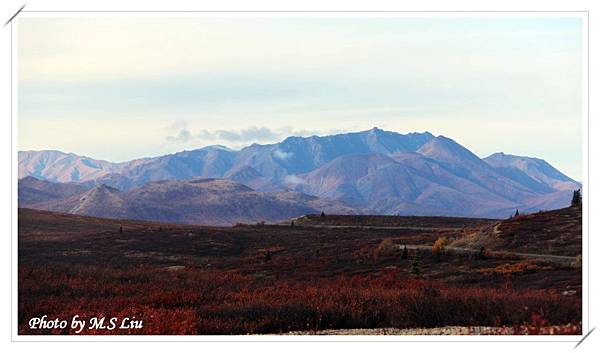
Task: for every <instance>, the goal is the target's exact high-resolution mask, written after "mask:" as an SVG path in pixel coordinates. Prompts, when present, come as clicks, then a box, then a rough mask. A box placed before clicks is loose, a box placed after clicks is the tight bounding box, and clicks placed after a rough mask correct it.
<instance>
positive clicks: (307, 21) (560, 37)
mask: <svg viewBox="0 0 600 353" xmlns="http://www.w3.org/2000/svg"><path fill="white" fill-rule="evenodd" d="M581 30H582V28H581V20H580V19H577V18H506V17H503V18H498V17H495V18H129V19H128V18H118V19H116V18H112V19H111V18H106V17H105V18H89V19H82V18H46V19H44V18H21V19H20V20H19V23H18V31H19V32H18V33H19V40H18V55H19V59H18V64H19V87H18V90H19V105H18V109H19V118H18V124H19V149H21V150H25V149H59V150H63V151H68V152H74V153H78V154H83V155H88V156H90V157H94V158H100V159H107V160H111V161H123V160H129V159H133V158H139V157H145V156H154V155H160V154H165V153H172V152H176V151H180V150H183V149H192V148H199V147H202V146H206V145H212V144H222V145H226V146H230V147H233V148H239V147H242V146H245V145H247V144H250V143H253V142H258V143H269V142H276V141H278V140H280V139H282V138H284V137H286V136H287V135H290V134H295V135H309V134H329V133H336V132H341V131H357V130H363V129H369V128H371V127H373V126H378V127H380V128H383V129H387V130H393V131H398V132H401V133H406V132H412V131H430V132H432V133H433V134H436V135H440V134H441V135H445V136H449V137H451V138H453V139H455V140H457V141H458V142H459V143H461V144H463V145H464V146H466V147H467V148H469V149H471V150H472V151H473V152H475V153H476V154H478V155H479V156H480V157H485V156H487V155H489V154H491V153H493V152H498V151H503V152H506V153H512V154H519V155H527V156H535V157H539V158H544V159H546V160H547V161H548V162H550V163H551V164H553V165H554V166H556V167H558V168H559V169H560V170H561V171H563V172H565V173H567V174H568V175H569V176H571V177H573V178H576V179H580V178H581V134H582V124H581V113H582V112H581V99H582V80H581V73H582V65H581V64H582V54H581V52H582V47H581V46H582V43H581Z"/></svg>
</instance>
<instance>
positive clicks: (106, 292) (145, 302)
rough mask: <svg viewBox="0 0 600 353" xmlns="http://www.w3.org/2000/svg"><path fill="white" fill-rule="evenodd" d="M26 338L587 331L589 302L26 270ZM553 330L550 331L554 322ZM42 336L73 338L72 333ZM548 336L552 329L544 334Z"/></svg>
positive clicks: (363, 278) (156, 273) (367, 282)
mask: <svg viewBox="0 0 600 353" xmlns="http://www.w3.org/2000/svg"><path fill="white" fill-rule="evenodd" d="M19 281H20V283H21V286H20V290H19V295H20V296H21V297H23V296H26V297H27V300H21V301H20V303H19V323H20V333H23V334H27V333H34V331H32V330H29V329H28V327H27V323H26V320H28V318H31V317H36V316H42V315H48V318H49V319H53V318H55V317H56V318H70V317H71V316H73V314H74V313H78V314H79V315H80V316H82V317H84V318H90V317H103V316H106V317H120V318H122V317H130V318H131V317H135V318H136V319H141V320H143V323H144V327H143V329H141V330H120V329H115V330H112V331H108V330H96V331H89V330H86V331H85V332H83V333H85V334H107V333H112V334H124V333H134V334H211V335H212V334H256V333H285V332H289V331H298V330H322V329H344V328H378V327H397V328H406V327H437V326H448V325H452V326H475V325H477V326H510V327H521V329H522V330H530V331H531V332H533V330H534V329H535V328H536V327H538V325H539V324H540V323H544V324H545V323H552V324H555V325H556V324H558V325H565V324H571V325H572V326H573V327H574V330H576V329H579V330H580V326H578V322H579V320H580V315H581V302H580V300H579V299H577V298H575V297H565V296H563V295H561V294H560V293H557V292H553V291H547V290H514V289H512V288H509V287H507V288H483V287H478V286H469V287H455V286H448V285H444V284H442V283H440V282H437V281H430V280H423V279H414V278H409V277H406V276H404V275H402V274H399V273H398V272H397V271H393V270H391V271H388V272H386V273H382V274H381V275H379V276H374V275H360V276H351V277H348V276H339V277H337V278H334V279H315V280H313V281H306V282H298V281H293V280H287V279H278V280H273V279H261V278H256V277H253V276H248V275H241V274H239V273H236V272H227V271H205V270H197V269H180V270H175V271H168V270H157V269H156V268H152V267H144V266H142V267H138V268H135V269H130V270H115V269H99V268H95V267H79V268H77V269H69V268H23V269H21V271H20V276H19ZM544 326H547V325H544ZM35 333H38V334H39V333H64V334H67V333H73V330H72V329H70V328H67V329H64V330H47V331H42V332H40V331H37V330H36V331H35ZM539 333H543V332H539Z"/></svg>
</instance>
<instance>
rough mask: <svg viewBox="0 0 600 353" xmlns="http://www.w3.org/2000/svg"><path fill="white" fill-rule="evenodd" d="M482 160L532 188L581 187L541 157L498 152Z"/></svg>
mask: <svg viewBox="0 0 600 353" xmlns="http://www.w3.org/2000/svg"><path fill="white" fill-rule="evenodd" d="M483 160H484V161H485V162H486V163H488V164H489V165H491V166H493V167H494V168H495V169H496V170H499V171H501V172H502V173H503V174H504V175H507V176H509V177H511V179H515V180H519V181H520V182H521V183H522V184H523V185H527V186H528V187H530V188H532V189H538V190H539V189H540V188H541V190H544V191H549V190H548V189H554V190H567V191H572V190H575V189H578V188H580V187H581V185H579V183H577V182H576V181H575V180H573V179H571V178H569V177H568V176H566V175H564V174H563V173H561V172H560V171H559V170H558V169H556V168H554V167H553V166H551V165H550V164H549V163H548V162H546V161H544V160H543V159H539V158H531V157H522V156H515V155H511V154H505V153H502V152H500V153H494V154H492V155H490V156H488V157H486V158H484V159H483Z"/></svg>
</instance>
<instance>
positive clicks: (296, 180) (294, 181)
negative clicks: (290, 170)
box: [283, 174, 306, 186]
mask: <svg viewBox="0 0 600 353" xmlns="http://www.w3.org/2000/svg"><path fill="white" fill-rule="evenodd" d="M283 182H284V183H285V184H287V185H290V186H296V185H303V184H306V182H305V181H304V180H303V179H301V178H300V177H298V176H297V175H293V174H290V175H286V176H285V177H284V178H283Z"/></svg>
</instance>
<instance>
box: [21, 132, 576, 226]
mask: <svg viewBox="0 0 600 353" xmlns="http://www.w3.org/2000/svg"><path fill="white" fill-rule="evenodd" d="M19 178H21V179H20V181H19V205H20V207H31V208H40V209H48V210H55V211H61V212H68V213H78V214H86V215H93V216H104V217H113V218H134V219H152V220H162V221H172V222H183V223H206V224H233V223H236V222H254V221H267V222H275V221H279V220H283V219H286V218H290V217H293V216H298V215H302V214H305V213H315V212H320V211H326V212H329V213H344V214H358V213H371V214H400V215H448V216H471V217H473V216H475V217H498V218H503V217H507V216H508V215H510V214H512V213H514V212H515V209H519V210H520V211H525V212H531V211H537V210H540V209H544V210H548V209H555V208H561V207H564V206H567V205H568V204H569V202H570V199H571V195H572V192H573V190H575V189H579V188H581V184H580V183H579V182H577V181H575V180H573V179H571V178H569V177H567V176H566V175H564V174H563V173H561V172H560V171H558V170H557V169H556V168H554V167H552V166H551V165H550V164H549V163H547V162H546V161H544V160H541V159H537V158H531V157H522V156H514V155H509V154H504V153H495V154H492V155H491V156H489V157H486V158H483V159H482V158H479V157H478V156H477V155H475V154H474V153H472V152H471V151H469V150H468V149H467V148H465V147H463V146H461V145H460V144H458V143H457V142H456V141H454V140H452V139H450V138H447V137H444V136H434V135H432V134H431V133H428V132H425V133H409V134H399V133H396V132H391V131H384V130H381V129H378V128H373V129H371V130H368V131H361V132H354V133H346V134H338V135H331V136H310V137H288V138H286V139H285V140H283V141H281V142H279V143H274V144H267V145H259V144H253V145H250V146H248V147H245V148H242V149H241V150H231V149H228V148H226V147H223V146H209V147H204V148H200V149H196V150H192V151H182V152H178V153H175V154H169V155H164V156H159V157H152V158H143V159H137V160H132V161H128V162H123V163H111V162H107V161H101V160H95V159H92V158H88V157H83V156H79V155H76V154H72V153H63V152H60V151H20V152H19Z"/></svg>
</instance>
